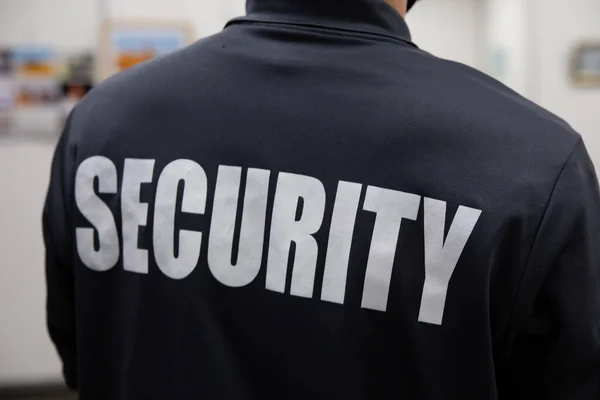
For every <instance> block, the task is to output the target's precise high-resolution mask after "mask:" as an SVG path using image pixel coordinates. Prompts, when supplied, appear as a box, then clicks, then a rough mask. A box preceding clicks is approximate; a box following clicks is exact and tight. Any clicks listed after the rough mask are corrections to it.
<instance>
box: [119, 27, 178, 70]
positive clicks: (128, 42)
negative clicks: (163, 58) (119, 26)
mask: <svg viewBox="0 0 600 400" xmlns="http://www.w3.org/2000/svg"><path fill="white" fill-rule="evenodd" d="M111 39H112V45H113V49H114V51H115V60H114V62H115V63H116V66H117V71H119V72H121V71H124V70H126V69H128V68H131V67H133V66H134V65H136V64H140V63H142V62H144V61H148V60H150V59H152V58H154V57H157V56H160V55H163V54H167V53H170V52H172V51H176V50H179V49H181V48H183V47H184V46H185V44H186V40H185V35H184V33H183V32H182V31H180V30H129V29H125V30H118V31H115V32H113V33H112V38H111Z"/></svg>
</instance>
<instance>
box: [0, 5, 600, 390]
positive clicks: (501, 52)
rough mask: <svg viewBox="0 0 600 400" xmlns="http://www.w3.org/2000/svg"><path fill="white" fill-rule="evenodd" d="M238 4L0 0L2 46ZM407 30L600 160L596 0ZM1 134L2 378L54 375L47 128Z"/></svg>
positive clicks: (45, 117) (30, 125)
mask: <svg viewBox="0 0 600 400" xmlns="http://www.w3.org/2000/svg"><path fill="white" fill-rule="evenodd" d="M243 13H244V1H243V0H0V47H1V46H24V45H43V46H52V47H54V48H56V49H57V50H58V51H85V50H91V51H95V50H97V49H98V43H99V30H100V27H101V25H102V21H104V20H107V19H155V18H160V19H182V20H187V21H189V22H190V23H191V25H192V26H193V27H194V30H195V35H196V37H198V38H201V37H203V36H206V35H210V34H212V33H215V32H218V31H219V30H220V29H221V28H222V27H223V25H224V24H225V22H226V21H227V20H228V19H230V18H232V17H235V16H238V15H242V14H243ZM408 23H409V26H410V28H411V30H412V33H413V39H414V41H415V42H416V43H417V44H418V45H419V46H420V47H421V48H423V49H425V50H427V51H429V52H431V53H433V54H435V55H438V56H440V57H443V58H448V59H452V60H455V61H458V62H462V63H465V64H468V65H470V66H472V67H474V68H478V69H480V70H482V71H484V72H486V73H489V74H491V75H492V76H494V77H496V78H497V79H500V80H501V81H503V82H504V83H506V84H507V85H509V86H510V87H512V88H513V89H514V90H516V91H518V92H519V93H521V94H523V95H524V96H526V97H528V98H530V99H531V100H533V101H534V102H537V103H539V104H541V105H542V106H544V107H547V108H549V109H550V110H551V111H553V112H555V113H557V114H559V115H560V116H562V117H564V118H565V119H567V120H568V121H569V122H570V123H571V124H572V125H573V126H574V127H575V128H576V129H577V130H578V131H580V132H581V133H582V134H583V135H584V138H585V140H586V141H587V145H588V148H589V150H590V153H591V155H592V158H593V159H594V160H595V162H596V164H597V165H600V136H598V134H599V133H600V132H599V130H600V89H598V88H596V89H582V88H576V87H575V86H574V85H573V83H572V81H571V78H570V70H569V68H570V58H571V55H572V52H573V49H574V48H575V47H576V46H578V44H579V43H581V42H585V41H596V42H600V1H598V0H569V1H568V2H567V1H564V0H422V2H421V3H420V4H418V5H417V6H416V7H415V9H414V11H413V12H411V14H410V16H409V17H408ZM22 112H23V113H25V114H24V115H21V117H20V118H19V124H20V125H19V129H20V130H23V131H29V130H31V131H44V130H49V131H52V130H53V129H54V130H56V129H60V123H61V121H60V119H59V118H58V117H57V116H56V115H55V113H53V112H52V110H51V109H44V108H43V107H40V108H38V109H36V110H33V111H32V110H27V111H22ZM42 136H43V135H38V137H36V138H28V137H27V135H24V136H22V137H21V136H18V135H17V136H13V135H9V136H4V137H3V136H2V135H0V255H1V257H0V387H1V386H2V385H14V384H29V383H45V382H58V381H60V365H59V362H58V358H57V356H56V354H55V352H54V348H53V347H52V345H51V343H50V341H49V339H48V337H47V333H46V328H45V315H44V301H45V292H44V275H43V262H44V261H43V257H44V252H43V245H42V238H41V232H40V217H41V207H42V203H43V199H44V198H43V196H44V193H45V190H46V186H47V184H48V174H49V165H50V161H51V157H52V152H53V148H54V145H55V140H56V138H55V135H52V134H50V135H47V136H46V137H42Z"/></svg>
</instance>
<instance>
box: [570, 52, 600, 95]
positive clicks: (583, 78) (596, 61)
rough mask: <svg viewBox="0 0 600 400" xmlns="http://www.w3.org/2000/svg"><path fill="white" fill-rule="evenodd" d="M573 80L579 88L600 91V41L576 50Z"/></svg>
mask: <svg viewBox="0 0 600 400" xmlns="http://www.w3.org/2000/svg"><path fill="white" fill-rule="evenodd" d="M571 78H572V80H573V83H574V84H575V86H577V87H587V88H598V89H600V41H598V42H592V43H586V44H582V45H580V46H579V47H577V48H576V49H575V51H574V52H573V59H572V60H571Z"/></svg>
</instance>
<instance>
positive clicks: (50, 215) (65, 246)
mask: <svg viewBox="0 0 600 400" xmlns="http://www.w3.org/2000/svg"><path fill="white" fill-rule="evenodd" d="M69 125H70V123H67V127H66V129H65V132H64V133H63V135H62V137H61V139H60V141H59V143H58V146H57V148H56V152H55V154H54V159H53V161H52V170H51V176H50V185H49V188H48V193H47V196H46V203H45V205H44V213H43V221H42V222H43V231H44V242H45V245H46V289H47V302H46V312H47V324H48V331H49V333H50V337H51V339H52V341H53V342H54V344H55V346H56V348H57V350H58V353H59V355H60V358H61V359H62V362H63V374H64V377H65V380H66V382H67V385H68V386H69V387H70V388H71V389H77V346H76V335H75V280H74V273H73V251H72V248H73V232H72V208H73V206H72V198H73V179H74V178H73V177H74V171H73V162H74V154H73V151H72V148H70V147H69V146H70V145H69Z"/></svg>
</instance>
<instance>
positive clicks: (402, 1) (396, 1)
mask: <svg viewBox="0 0 600 400" xmlns="http://www.w3.org/2000/svg"><path fill="white" fill-rule="evenodd" d="M385 1H386V3H388V4H389V5H390V6H392V7H394V8H395V9H396V11H398V12H399V13H400V15H402V17H406V8H407V2H406V0H385Z"/></svg>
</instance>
